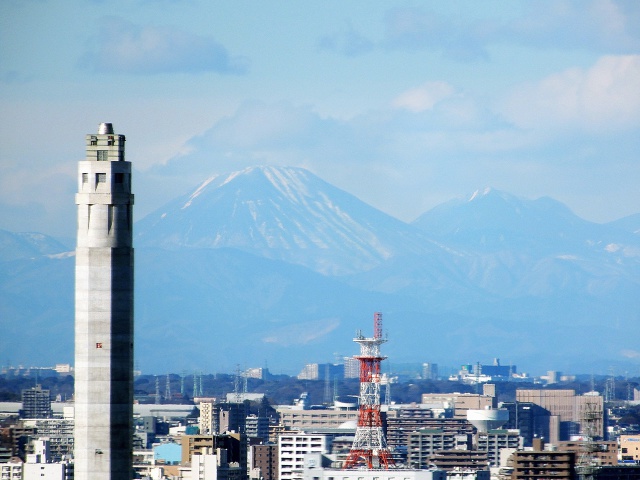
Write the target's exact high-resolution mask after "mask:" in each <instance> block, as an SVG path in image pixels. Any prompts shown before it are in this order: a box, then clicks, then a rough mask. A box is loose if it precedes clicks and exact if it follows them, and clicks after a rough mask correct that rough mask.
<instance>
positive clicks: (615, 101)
mask: <svg viewBox="0 0 640 480" xmlns="http://www.w3.org/2000/svg"><path fill="white" fill-rule="evenodd" d="M639 85H640V55H622V56H605V57H601V58H600V59H599V60H598V61H597V62H596V63H595V64H594V65H593V66H592V67H591V68H589V69H587V70H583V69H580V68H570V69H568V70H565V71H563V72H560V73H556V74H553V75H550V76H548V77H546V78H544V79H542V80H541V81H539V82H537V83H532V84H525V85H521V86H519V87H516V88H515V89H514V90H513V91H512V92H511V94H510V95H508V97H507V100H506V101H505V104H504V105H503V107H502V112H503V114H504V115H505V116H506V117H507V118H508V119H509V120H510V121H512V122H513V123H515V124H516V125H517V126H519V127H522V128H532V129H540V130H547V129H556V128H560V129H565V128H567V129H575V128H577V129H581V130H587V131H603V130H604V131H614V130H619V129H626V128H637V127H638V124H639V122H640V88H638V86H639Z"/></svg>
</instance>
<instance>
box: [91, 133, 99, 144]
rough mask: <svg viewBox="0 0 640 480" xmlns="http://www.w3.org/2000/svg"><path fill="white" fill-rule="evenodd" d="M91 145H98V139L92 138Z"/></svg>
mask: <svg viewBox="0 0 640 480" xmlns="http://www.w3.org/2000/svg"><path fill="white" fill-rule="evenodd" d="M90 143H91V145H98V137H95V136H93V135H92V136H91V142H90Z"/></svg>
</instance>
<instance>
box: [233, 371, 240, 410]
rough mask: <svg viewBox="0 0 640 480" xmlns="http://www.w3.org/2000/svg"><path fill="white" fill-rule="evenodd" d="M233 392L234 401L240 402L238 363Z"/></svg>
mask: <svg viewBox="0 0 640 480" xmlns="http://www.w3.org/2000/svg"><path fill="white" fill-rule="evenodd" d="M233 393H234V395H235V399H236V403H241V402H242V393H240V365H239V364H238V365H236V378H235V382H234V384H233Z"/></svg>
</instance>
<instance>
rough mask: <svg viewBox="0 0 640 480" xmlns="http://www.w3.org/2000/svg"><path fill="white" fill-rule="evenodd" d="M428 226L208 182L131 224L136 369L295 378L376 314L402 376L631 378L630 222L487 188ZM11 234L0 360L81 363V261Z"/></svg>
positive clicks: (1, 302) (0, 295) (318, 187)
mask: <svg viewBox="0 0 640 480" xmlns="http://www.w3.org/2000/svg"><path fill="white" fill-rule="evenodd" d="M471 197H473V198H471ZM469 199H471V200H472V201H469ZM420 218H422V220H420V221H418V219H416V222H413V224H406V223H405V222H402V221H400V220H397V219H395V218H393V217H390V216H389V215H387V214H384V213H382V212H380V211H378V210H376V209H375V208H373V207H371V206H369V205H367V204H364V202H361V201H360V200H359V199H357V198H356V197H354V196H353V195H350V194H348V193H347V192H343V191H341V190H340V189H337V188H336V187H334V186H332V185H330V184H328V183H327V182H324V181H323V180H321V179H319V178H317V177H316V176H315V175H313V174H312V173H311V172H308V171H306V170H304V169H298V168H291V167H255V168H252V169H247V170H244V171H240V172H232V173H230V174H226V175H218V176H214V177H210V178H209V179H206V180H205V181H204V182H202V183H201V184H200V185H199V186H198V187H196V188H194V189H193V190H191V191H190V192H188V193H186V194H184V195H182V196H180V197H177V198H176V199H174V200H172V201H170V202H168V203H167V204H166V205H164V206H163V207H161V208H160V209H158V210H156V211H155V212H153V213H152V214H150V215H148V216H147V217H145V218H144V219H141V220H140V221H138V222H136V225H135V228H134V232H135V233H136V236H135V240H134V245H135V248H136V287H135V288H136V293H135V302H136V305H135V311H136V314H135V315H136V321H135V323H136V358H137V359H138V360H137V363H139V365H140V366H141V367H142V368H143V369H144V370H146V371H149V370H152V371H156V372H163V371H164V372H166V371H171V370H172V371H178V370H181V369H183V368H188V369H203V368H207V369H209V370H210V371H216V369H222V368H226V369H228V370H233V366H234V365H236V364H237V363H243V364H247V362H248V363H249V364H253V365H260V364H263V362H264V360H265V359H269V364H270V366H271V367H272V368H280V369H281V370H283V371H285V372H286V373H296V372H295V370H296V369H297V370H298V371H299V369H300V368H302V365H303V364H304V363H309V362H325V361H332V360H333V353H335V352H340V353H343V354H352V353H355V347H354V346H353V344H352V343H353V342H352V337H353V333H354V331H355V330H356V329H365V330H366V329H367V325H369V324H370V318H371V315H372V313H373V312H374V311H381V312H383V314H384V318H385V328H386V330H387V331H388V332H389V333H390V342H389V344H388V345H385V354H387V355H389V356H390V358H393V361H395V362H403V361H419V362H423V361H429V362H435V363H440V364H444V365H447V364H451V363H459V362H475V361H486V360H488V359H490V358H494V357H501V358H509V359H510V360H511V361H513V362H514V363H518V364H520V365H521V367H520V370H528V369H531V368H535V369H538V370H539V371H545V369H558V370H565V371H576V370H575V369H576V368H582V366H584V365H585V363H584V362H585V361H586V360H585V355H589V357H590V358H589V360H590V361H591V362H593V365H600V366H601V367H602V368H603V369H605V371H606V369H607V368H609V366H610V365H611V364H613V362H615V363H616V364H618V365H620V364H625V365H627V366H628V367H629V368H635V367H634V365H637V358H640V352H638V351H637V350H638V349H637V347H636V345H635V343H634V339H635V338H637V337H638V336H639V335H640V321H638V320H640V317H639V314H638V312H640V300H639V299H640V260H639V255H638V253H637V252H639V251H640V237H638V235H637V234H634V233H633V225H634V222H635V218H631V219H630V220H628V221H627V222H628V223H625V224H624V225H622V224H617V223H615V222H614V223H613V224H611V225H609V224H594V223H592V222H587V221H586V220H582V219H580V218H579V217H577V216H575V215H574V214H573V213H571V211H570V210H569V209H568V208H566V206H564V205H563V204H561V203H560V202H556V201H555V200H553V199H546V200H541V201H540V200H526V199H522V198H519V197H516V196H513V195H510V194H507V193H506V192H500V191H496V190H495V189H490V190H481V191H479V192H478V193H476V195H475V196H474V195H473V194H472V195H469V196H467V197H465V200H464V201H462V202H460V201H458V202H448V203H446V204H443V205H440V206H438V207H436V208H435V209H432V210H430V211H429V212H425V214H423V215H422V216H421V217H420ZM514 218H515V219H516V220H514V221H510V219H514ZM522 219H524V220H522ZM485 227H486V228H485ZM489 227H490V228H489ZM574 227H575V228H574ZM623 227H625V228H623ZM483 228H485V230H483ZM8 235H9V236H11V235H13V237H12V240H11V242H14V243H17V244H18V247H19V248H17V249H15V250H11V251H12V252H13V253H11V255H5V256H2V257H0V315H1V316H2V318H11V319H12V322H11V327H10V328H6V329H5V331H6V334H5V335H4V336H3V337H2V338H0V350H2V351H4V352H7V355H8V356H9V358H15V356H16V355H28V358H19V359H18V360H20V361H22V362H23V363H27V360H31V359H35V360H34V361H39V362H41V364H46V363H49V364H52V363H64V362H65V361H66V362H69V363H72V362H73V358H72V352H73V288H74V287H73V259H72V258H71V257H70V256H68V252H67V253H65V251H66V250H67V249H65V248H64V246H62V245H59V246H56V247H53V246H50V247H47V248H44V247H42V246H40V247H37V244H38V242H40V243H39V244H40V245H49V244H48V243H47V242H46V239H42V238H40V239H37V238H33V237H29V236H26V237H25V236H20V235H16V234H11V233H10V232H9V233H8ZM11 242H10V243H11ZM21 242H24V245H22V243H21ZM51 245H54V244H51ZM37 248H40V249H41V250H37ZM34 249H36V250H34ZM57 250H59V251H57ZM7 251H8V250H7ZM34 251H37V252H40V251H42V253H37V254H34V253H33V252H34ZM41 332H46V335H42V333H41ZM44 336H46V338H42V337H44ZM53 338H56V339H57V340H58V341H57V342H54V343H55V345H56V348H55V349H51V348H49V347H50V344H51V339H53ZM162 349H168V350H170V351H171V355H159V351H162ZM48 352H49V353H48ZM587 352H588V353H587ZM634 352H636V353H637V355H638V356H634V355H636V354H635V353H634ZM47 355H49V356H48V357H47ZM65 355H66V357H65ZM54 356H55V358H53V357H54ZM634 362H635V363H634ZM218 371H219V370H218Z"/></svg>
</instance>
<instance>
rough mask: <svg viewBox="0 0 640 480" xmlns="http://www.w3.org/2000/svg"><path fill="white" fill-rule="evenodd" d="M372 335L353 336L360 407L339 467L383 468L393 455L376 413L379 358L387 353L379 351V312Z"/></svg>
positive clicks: (380, 420)
mask: <svg viewBox="0 0 640 480" xmlns="http://www.w3.org/2000/svg"><path fill="white" fill-rule="evenodd" d="M373 332H374V333H373V338H365V337H363V336H362V334H361V333H358V336H357V337H356V338H354V339H353V341H354V342H356V343H359V344H360V355H355V356H354V358H357V359H358V360H359V361H360V409H359V414H358V426H357V428H356V437H355V439H354V440H353V445H352V447H351V451H350V452H349V456H348V457H347V460H346V461H345V462H344V465H343V467H342V468H345V469H347V468H354V467H361V466H366V468H368V469H387V468H389V466H390V465H392V464H393V459H392V458H391V454H390V452H389V448H388V447H387V439H386V438H385V436H384V432H383V431H382V418H381V417H380V362H381V361H382V360H384V359H385V358H387V357H383V356H381V355H380V345H381V344H383V343H385V342H386V341H387V340H386V339H384V338H382V314H381V313H375V314H374V317H373Z"/></svg>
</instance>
